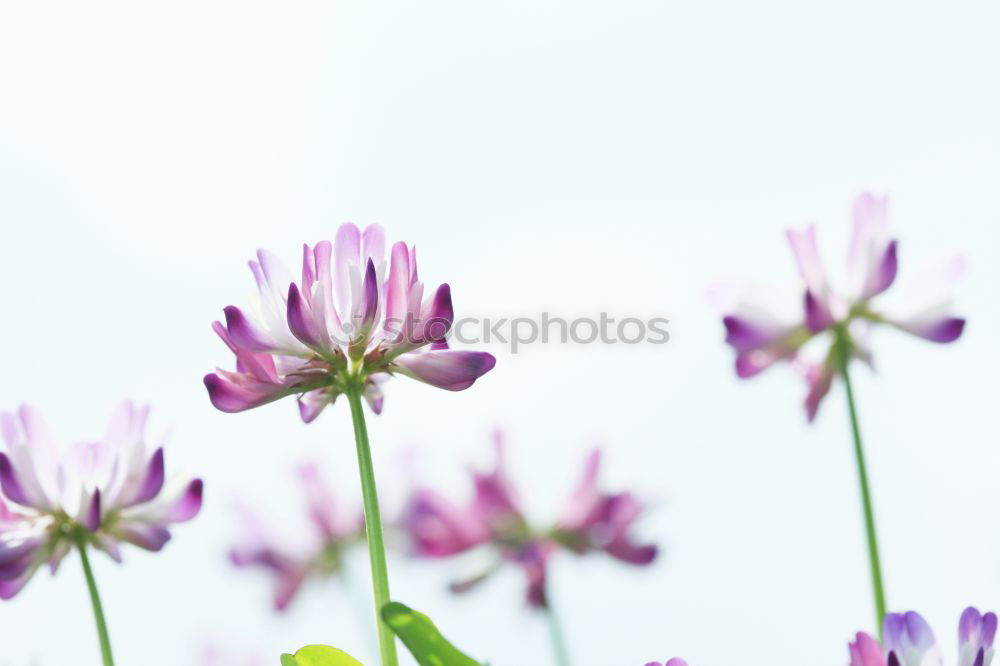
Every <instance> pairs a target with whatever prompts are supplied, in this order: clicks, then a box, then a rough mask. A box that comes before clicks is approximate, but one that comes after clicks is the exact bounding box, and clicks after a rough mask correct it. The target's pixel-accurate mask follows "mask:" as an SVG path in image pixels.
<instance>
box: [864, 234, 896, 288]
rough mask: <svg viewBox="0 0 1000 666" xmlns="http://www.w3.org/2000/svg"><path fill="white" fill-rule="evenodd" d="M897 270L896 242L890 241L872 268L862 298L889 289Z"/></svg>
mask: <svg viewBox="0 0 1000 666" xmlns="http://www.w3.org/2000/svg"><path fill="white" fill-rule="evenodd" d="M898 269H899V260H898V258H897V254H896V241H890V242H889V244H888V245H887V246H886V248H885V252H884V253H883V254H882V257H881V258H879V259H878V261H877V262H876V264H875V266H873V267H872V274H871V275H869V276H868V284H867V285H866V287H865V291H864V294H863V298H866V299H868V298H872V297H873V296H877V295H878V294H881V293H882V292H883V291H885V290H886V289H888V288H889V287H891V286H892V283H893V282H895V280H896V272H897V270H898Z"/></svg>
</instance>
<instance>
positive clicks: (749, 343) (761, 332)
mask: <svg viewBox="0 0 1000 666" xmlns="http://www.w3.org/2000/svg"><path fill="white" fill-rule="evenodd" d="M722 324H723V325H724V326H725V327H726V344H727V345H729V346H730V347H732V348H733V349H735V350H736V351H738V352H745V351H750V350H751V349H758V348H760V347H764V346H766V345H770V344H772V343H773V342H775V341H776V340H777V339H778V338H779V337H780V335H778V334H776V333H775V331H774V330H772V329H770V328H764V327H761V326H758V325H756V324H754V323H753V322H752V321H750V320H749V319H747V318H746V317H741V316H739V315H727V316H725V317H723V318H722Z"/></svg>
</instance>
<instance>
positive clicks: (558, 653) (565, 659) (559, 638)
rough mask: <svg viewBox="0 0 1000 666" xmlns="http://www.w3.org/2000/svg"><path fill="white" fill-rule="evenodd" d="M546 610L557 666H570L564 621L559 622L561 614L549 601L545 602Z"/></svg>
mask: <svg viewBox="0 0 1000 666" xmlns="http://www.w3.org/2000/svg"><path fill="white" fill-rule="evenodd" d="M544 611H545V619H546V620H547V621H548V625H549V638H550V639H551V640H552V652H553V653H554V654H555V658H556V666H570V661H569V651H568V650H567V649H566V637H565V635H564V634H563V630H562V623H561V622H559V615H558V614H557V613H556V611H555V609H554V608H553V607H552V604H551V603H550V602H548V601H546V603H545V607H544Z"/></svg>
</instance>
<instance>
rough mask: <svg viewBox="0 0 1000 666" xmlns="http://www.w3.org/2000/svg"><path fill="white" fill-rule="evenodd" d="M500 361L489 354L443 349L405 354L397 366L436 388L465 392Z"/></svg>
mask: <svg viewBox="0 0 1000 666" xmlns="http://www.w3.org/2000/svg"><path fill="white" fill-rule="evenodd" d="M496 362H497V361H496V358H494V357H493V355H492V354H489V353H486V352H471V351H453V350H442V351H428V352H424V353H421V354H403V355H401V356H399V357H398V358H397V359H396V360H395V361H394V367H396V369H397V370H398V371H399V372H400V373H401V374H404V375H407V376H409V377H412V378H414V379H417V380H419V381H422V382H425V383H427V384H431V385H432V386H437V387H438V388H443V389H446V390H448V391H462V390H464V389H467V388H469V387H470V386H472V385H473V384H474V383H475V381H476V380H477V379H479V378H480V377H482V376H483V375H485V374H486V373H487V372H489V371H490V370H492V369H493V366H495V365H496Z"/></svg>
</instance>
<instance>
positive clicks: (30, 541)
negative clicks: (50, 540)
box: [0, 537, 45, 581]
mask: <svg viewBox="0 0 1000 666" xmlns="http://www.w3.org/2000/svg"><path fill="white" fill-rule="evenodd" d="M44 544H45V539H44V538H43V537H34V538H19V539H15V540H13V541H12V542H7V541H4V540H0V581H11V580H14V579H15V578H18V577H20V576H21V575H23V574H24V572H25V571H27V570H28V569H29V568H30V567H31V566H32V565H33V564H34V563H35V560H36V559H37V556H38V553H39V551H40V549H41V548H42V546H43V545H44Z"/></svg>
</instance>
